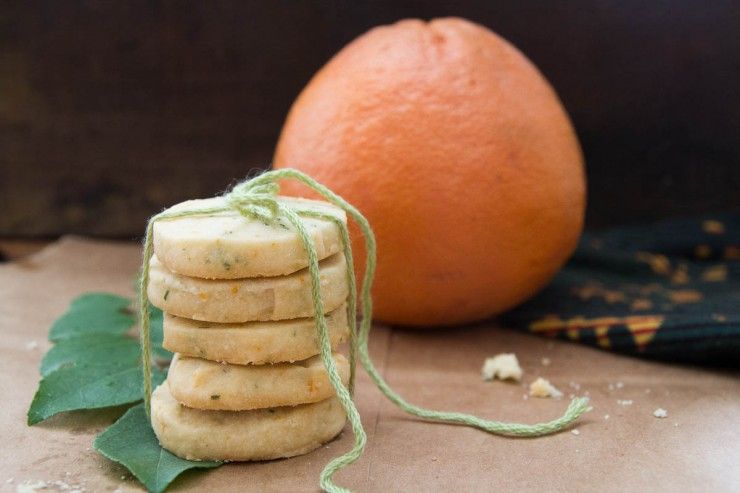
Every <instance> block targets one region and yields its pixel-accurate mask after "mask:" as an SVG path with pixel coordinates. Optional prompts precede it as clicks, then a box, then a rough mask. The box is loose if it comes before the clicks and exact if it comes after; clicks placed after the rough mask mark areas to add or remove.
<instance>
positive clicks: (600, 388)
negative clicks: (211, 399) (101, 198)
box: [0, 238, 740, 492]
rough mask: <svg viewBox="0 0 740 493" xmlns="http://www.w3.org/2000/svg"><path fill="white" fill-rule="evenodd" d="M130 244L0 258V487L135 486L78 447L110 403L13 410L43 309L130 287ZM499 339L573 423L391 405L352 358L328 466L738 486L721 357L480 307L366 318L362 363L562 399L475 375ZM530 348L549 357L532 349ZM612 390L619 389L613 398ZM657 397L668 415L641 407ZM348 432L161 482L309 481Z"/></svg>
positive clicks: (549, 407) (608, 486) (426, 384)
mask: <svg viewBox="0 0 740 493" xmlns="http://www.w3.org/2000/svg"><path fill="white" fill-rule="evenodd" d="M139 259H140V249H139V246H138V245H137V244H131V243H102V242H92V241H88V240H82V239H79V238H66V239H63V240H62V241H61V242H59V243H55V244H53V245H51V246H49V247H48V248H47V249H45V250H43V251H41V252H39V253H37V254H35V255H33V256H31V257H26V258H25V259H23V261H21V262H19V263H11V264H3V265H0V333H2V335H3V337H2V338H0V395H2V396H3V401H2V402H3V405H2V406H1V407H0V409H1V410H0V439H2V442H3V443H5V444H12V446H5V447H0V492H6V491H7V492H12V491H15V488H16V486H17V485H18V484H21V483H23V482H26V481H31V482H35V481H39V480H43V481H64V482H65V483H67V484H70V485H81V486H84V487H85V489H86V491H90V492H106V491H107V492H111V491H114V490H116V489H117V488H120V491H126V492H128V491H142V490H141V488H140V487H139V486H138V484H137V482H136V481H135V480H133V479H132V478H131V476H130V475H129V474H128V473H126V471H125V470H124V469H122V468H121V467H120V466H117V465H115V464H113V463H111V462H110V461H108V460H106V459H104V458H102V457H101V456H100V455H98V454H97V453H96V452H95V451H94V450H91V448H90V447H91V442H92V440H93V437H94V435H95V434H96V433H98V432H100V431H101V430H103V429H104V428H105V427H106V426H107V425H108V424H109V423H111V422H112V421H113V420H114V419H115V418H116V416H118V415H119V414H120V413H121V412H122V411H121V410H111V411H108V412H86V413H69V414H65V415H61V416H58V417H56V418H52V419H50V420H49V421H47V422H45V423H42V424H40V425H37V426H34V427H30V428H29V427H27V426H26V424H25V415H26V410H27V408H28V405H29V403H30V402H31V399H32V397H33V393H34V391H35V388H36V385H37V382H38V379H39V375H38V364H39V361H40V360H41V357H42V355H43V353H44V351H46V350H47V349H48V348H49V343H48V342H46V335H47V330H48V328H49V325H50V324H51V322H52V321H53V320H54V319H55V318H56V317H58V316H59V314H61V313H62V312H63V311H64V310H65V308H66V307H67V305H68V303H69V302H70V300H71V299H72V298H74V297H75V296H77V295H79V294H80V293H82V292H85V291H90V290H102V291H111V292H115V293H119V294H122V295H129V296H130V295H131V294H132V282H131V281H132V278H133V277H134V275H135V272H136V270H137V267H138V263H139ZM32 342H35V343H37V344H38V346H37V347H35V346H34V345H33V344H31V345H29V343H32ZM499 352H515V353H516V354H517V355H518V356H519V359H520V362H521V364H522V366H523V368H524V371H525V375H524V383H525V384H526V383H529V382H530V381H532V380H533V379H535V378H536V377H537V376H543V377H546V378H548V379H550V380H551V381H552V383H553V384H555V385H556V386H558V387H559V388H561V389H562V390H563V391H564V392H566V394H567V393H570V392H573V393H577V394H579V395H586V394H587V395H589V396H590V397H591V399H592V405H593V406H594V409H593V411H592V412H591V413H589V414H587V415H586V416H585V417H584V419H583V420H582V421H581V422H580V423H579V424H578V425H577V429H578V431H579V434H578V435H575V434H573V433H571V432H570V431H564V432H562V433H559V434H557V435H554V436H551V437H546V438H539V439H511V438H501V437H496V436H490V435H487V434H486V433H483V432H481V431H476V430H473V429H467V428H462V427H458V426H448V425H439V424H430V423H424V422H421V421H420V420H418V419H414V418H412V417H409V416H406V415H404V414H402V413H401V412H399V411H398V410H397V409H396V408H395V407H394V406H393V405H391V404H390V403H389V402H388V401H387V400H385V399H384V398H383V397H382V396H381V395H380V393H379V392H378V391H377V390H376V389H375V388H374V387H373V386H372V384H371V382H370V381H369V379H368V378H367V377H366V376H365V374H364V373H362V374H361V375H360V377H361V378H360V379H359V383H358V399H357V401H358V405H359V408H360V411H361V414H362V417H363V422H364V425H365V428H366V430H367V432H368V436H369V440H368V446H367V452H366V454H365V456H364V457H363V458H362V459H361V460H360V461H358V462H357V464H355V465H353V466H352V467H350V468H348V469H347V470H346V472H343V473H341V474H339V475H338V477H337V479H338V481H339V483H340V484H342V485H344V486H347V487H351V488H352V489H353V490H354V491H363V492H395V491H462V492H478V491H480V492H483V491H492V490H495V491H499V490H500V491H533V492H534V491H536V492H541V491H569V492H571V491H573V492H581V491H582V492H592V491H600V492H609V491H615V492H616V491H620V492H621V491H651V492H663V491H665V492H675V491H687V492H692V491H696V492H699V491H713V492H732V491H737V486H738V485H739V484H740V469H739V468H738V467H737V465H738V464H740V447H738V445H737V444H738V443H740V379H738V375H737V374H736V373H726V372H720V371H714V370H707V369H701V368H691V367H681V366H672V365H668V364H660V363H654V362H648V361H641V360H638V359H633V358H627V357H622V356H617V355H613V354H610V353H607V352H603V351H598V350H595V349H591V348H587V347H584V346H580V345H576V344H570V343H565V342H560V341H549V340H547V339H543V338H539V337H535V336H532V335H528V334H522V333H517V332H512V331H508V330H505V329H502V328H500V327H497V326H496V325H495V324H490V323H489V324H480V325H477V326H471V327H467V328H459V329H452V330H445V331H435V332H423V331H400V330H395V331H394V330H389V329H388V328H384V327H377V328H375V329H374V332H373V334H372V336H371V353H372V356H373V358H374V360H375V362H376V364H377V365H378V367H379V368H380V370H381V372H382V373H383V375H385V377H386V378H387V379H388V381H389V383H390V384H391V385H392V386H393V387H394V388H395V389H396V390H397V391H399V392H400V393H401V394H403V395H404V396H406V397H407V398H408V399H409V400H411V401H412V402H415V403H418V404H421V405H426V406H430V407H434V408H437V409H447V410H459V411H468V412H471V413H475V414H477V415H481V416H485V417H489V418H491V419H501V420H517V421H523V422H537V421H542V420H547V419H550V418H553V417H555V416H557V415H559V414H560V413H562V411H563V410H564V408H565V406H566V401H565V400H552V399H535V398H529V399H524V398H523V396H524V394H525V389H524V386H523V385H519V384H510V383H502V382H493V383H487V382H483V381H481V378H480V375H479V371H480V366H481V364H482V362H483V360H484V358H486V357H488V356H491V355H493V354H496V353H499ZM544 357H547V358H550V360H551V363H550V365H549V366H543V365H542V363H541V360H542V358H544ZM576 386H578V389H576V388H575V387H576ZM624 400H629V401H632V404H631V405H624V404H620V403H619V401H624ZM659 407H660V408H664V409H666V410H667V411H668V418H666V419H657V418H655V417H653V411H654V410H655V409H656V408H659ZM607 415H608V416H609V417H608V418H606V416H607ZM351 442H352V438H351V436H350V433H349V431H348V430H345V432H344V433H343V434H342V435H341V437H340V438H339V439H338V440H335V441H333V442H331V443H330V444H328V445H327V446H326V447H322V448H321V449H319V450H317V451H315V452H313V453H310V454H308V455H305V456H302V457H298V458H294V459H288V460H279V461H270V462H260V463H251V464H230V465H227V466H224V467H221V468H220V469H218V470H215V471H212V472H208V473H205V474H198V473H195V474H193V473H187V474H185V475H184V476H183V477H182V478H181V479H180V480H178V481H177V482H176V483H175V485H174V487H173V488H172V489H171V490H170V491H173V492H185V491H193V492H199V491H218V492H252V491H254V492H287V491H290V492H313V491H318V488H317V480H318V474H319V472H320V470H321V469H322V467H323V466H324V465H325V464H326V462H327V461H328V460H329V459H330V458H331V457H334V456H336V455H338V454H340V453H341V452H343V451H345V450H347V449H348V448H349V447H350V444H351ZM11 478H12V481H10V482H7V481H8V480H9V479H11Z"/></svg>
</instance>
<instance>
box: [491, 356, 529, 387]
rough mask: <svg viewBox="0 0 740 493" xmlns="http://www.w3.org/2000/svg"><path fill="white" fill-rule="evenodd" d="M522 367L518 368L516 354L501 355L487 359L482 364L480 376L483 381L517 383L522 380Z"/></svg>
mask: <svg viewBox="0 0 740 493" xmlns="http://www.w3.org/2000/svg"><path fill="white" fill-rule="evenodd" d="M522 373H523V372H522V367H521V366H519V360H517V358H516V354H513V353H501V354H497V355H496V356H494V357H492V358H487V359H486V361H485V362H484V363H483V368H482V369H481V375H482V376H483V380H493V379H494V378H498V379H499V380H515V381H517V382H519V381H520V380H521V379H522Z"/></svg>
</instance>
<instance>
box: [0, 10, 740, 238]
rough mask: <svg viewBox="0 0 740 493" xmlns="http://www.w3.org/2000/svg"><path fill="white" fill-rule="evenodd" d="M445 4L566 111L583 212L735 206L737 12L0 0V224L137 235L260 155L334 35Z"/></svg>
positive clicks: (614, 214)
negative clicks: (537, 71) (509, 51)
mask: <svg viewBox="0 0 740 493" xmlns="http://www.w3.org/2000/svg"><path fill="white" fill-rule="evenodd" d="M446 15H460V16H464V17H468V18H470V19H472V20H474V21H477V22H480V23H482V24H484V25H486V26H488V27H490V28H492V29H494V30H495V31H497V32H499V33H500V34H502V35H503V36H504V37H506V38H507V39H509V40H511V41H512V42H513V43H514V44H515V45H517V46H518V47H519V48H521V49H522V51H524V52H525V53H526V54H527V55H528V56H529V57H530V58H531V59H532V60H533V61H534V62H535V63H536V64H537V65H538V66H539V67H540V68H541V70H542V71H543V73H544V74H545V75H546V76H547V77H548V78H549V79H550V80H551V82H552V83H553V85H554V87H555V88H556V90H557V91H558V93H559V94H560V96H561V97H562V99H563V102H564V104H565V106H566V108H567V109H568V111H569V112H570V113H571V115H572V117H573V120H574V122H575V125H576V128H577V130H578V133H579V136H580V138H581V141H582V143H583V147H584V150H585V154H586V158H587V162H588V174H589V210H588V223H589V225H591V226H602V225H608V224H615V223H620V222H624V221H633V220H641V219H650V218H654V217H660V216H666V215H673V214H681V213H693V212H701V211H710V210H711V211H715V210H721V209H730V208H737V207H740V194H738V193H737V190H738V189H740V164H739V163H740V139H738V138H737V136H738V135H739V134H740V91H737V87H738V85H739V84H740V43H738V42H737V32H738V26H740V4H738V2H737V1H715V2H696V1H690V0H673V1H654V2H638V1H634V0H629V1H609V0H597V1H594V0H576V1H569V2H538V1H534V0H527V1H518V0H517V1H515V0H505V1H497V2H489V1H485V0H463V1H457V0H455V1H452V0H434V1H429V2H411V3H408V2H395V1H391V0H380V1H374V2H349V1H343V0H332V1H329V2H315V1H297V0H293V1H288V2H257V1H247V2H241V1H233V0H232V1H224V2H218V3H217V4H215V5H213V4H210V3H207V4H206V3H192V2H191V3H186V4H180V3H173V2H159V1H154V2H150V1H143V0H135V1H131V2H91V1H83V2H73V1H69V0H62V1H57V2H40V1H36V2H34V1H31V2H26V1H20V0H10V1H5V2H2V3H0V149H2V152H1V153H0V210H2V211H3V214H1V215H0V236H37V237H38V236H46V237H48V236H54V235H59V234H64V233H69V232H77V233H83V234H91V235H98V236H115V237H121V238H133V237H138V236H139V235H140V234H141V232H142V231H143V228H144V220H145V218H146V217H148V216H149V215H151V214H152V213H154V212H156V211H158V210H159V209H161V208H162V207H164V206H165V205H170V204H172V203H174V202H177V201H180V200H183V199H186V198H193V197H203V196H210V195H212V194H214V193H216V192H218V191H221V190H223V189H224V188H225V187H226V186H227V185H228V184H229V183H231V182H232V181H233V180H236V179H239V178H242V177H244V176H245V175H246V174H247V173H248V172H249V171H250V170H251V169H252V168H254V167H259V166H265V165H267V164H268V163H269V162H270V159H271V156H272V149H273V146H274V143H275V141H276V139H277V135H278V132H279V130H280V126H281V125H282V121H283V119H284V117H285V115H286V112H287V110H288V108H289V106H290V103H291V101H292V100H293V99H294V98H295V97H296V95H297V94H298V92H299V91H300V89H301V88H302V87H303V86H304V85H305V83H306V82H307V81H308V80H309V78H310V77H311V75H312V74H313V73H314V72H315V71H316V70H317V69H318V68H319V67H321V66H322V65H323V64H324V63H325V61H326V60H328V59H329V57H331V56H332V55H333V54H334V53H335V52H336V51H337V50H338V49H339V48H341V47H342V46H343V45H344V44H346V43H347V42H349V41H350V40H352V39H353V38H354V37H356V36H358V35H359V34H361V33H362V32H364V31H366V30H367V29H369V28H370V27H372V26H375V25H378V24H384V23H389V22H393V21H395V20H397V19H400V18H403V17H422V18H430V17H435V16H446Z"/></svg>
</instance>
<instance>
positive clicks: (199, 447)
mask: <svg viewBox="0 0 740 493" xmlns="http://www.w3.org/2000/svg"><path fill="white" fill-rule="evenodd" d="M151 417H152V428H153V429H154V433H155V434H156V435H157V438H158V439H159V443H160V444H161V445H162V446H163V447H164V448H166V449H167V450H169V451H170V452H172V453H173V454H175V455H177V456H179V457H182V458H184V459H189V460H218V461H251V460H268V459H279V458H283V457H293V456H296V455H301V454H305V453H308V452H310V451H311V450H314V449H316V448H318V447H319V446H321V445H322V444H324V443H326V442H328V441H329V440H331V439H332V438H334V437H335V436H337V435H338V434H339V432H340V431H342V428H343V427H344V423H345V419H346V418H345V414H344V410H343V409H342V405H341V404H340V403H339V400H338V399H337V398H336V397H331V398H329V399H325V400H323V401H319V402H315V403H312V404H303V405H300V406H294V407H275V408H268V409H255V410H252V411H203V410H200V409H191V408H189V407H185V406H183V405H182V404H180V403H179V402H177V400H175V398H174V397H172V394H171V393H170V391H169V386H168V385H167V382H165V383H163V384H162V385H160V386H159V387H157V388H156V389H155V390H154V393H153V394H152V416H151Z"/></svg>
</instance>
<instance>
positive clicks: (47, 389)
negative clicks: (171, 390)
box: [28, 358, 164, 425]
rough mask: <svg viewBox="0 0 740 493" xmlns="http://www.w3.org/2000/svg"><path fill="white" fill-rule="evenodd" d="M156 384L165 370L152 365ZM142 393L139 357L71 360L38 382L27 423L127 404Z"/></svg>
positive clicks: (138, 397) (160, 380)
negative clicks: (80, 411) (84, 362)
mask: <svg viewBox="0 0 740 493" xmlns="http://www.w3.org/2000/svg"><path fill="white" fill-rule="evenodd" d="M153 380H154V382H155V385H156V384H158V383H160V382H162V381H163V380H164V373H163V372H161V371H160V370H157V369H154V371H153ZM142 397H143V390H142V374H141V368H140V367H139V363H138V359H137V360H136V361H135V362H117V361H115V358H111V359H110V360H109V361H108V362H107V363H106V362H105V361H103V360H98V361H95V362H94V363H93V364H72V366H62V367H59V368H58V369H56V370H54V371H52V372H51V373H49V374H48V375H46V376H45V377H44V378H42V379H41V382H40V383H39V388H38V390H37V391H36V395H34V397H33V402H31V407H30V409H29V410H28V424H29V425H33V424H36V423H38V422H40V421H43V420H45V419H47V418H49V417H51V416H53V415H55V414H58V413H60V412H64V411H75V410H80V409H99V408H103V407H110V406H119V405H121V404H130V403H133V402H137V401H139V400H141V399H142Z"/></svg>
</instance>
